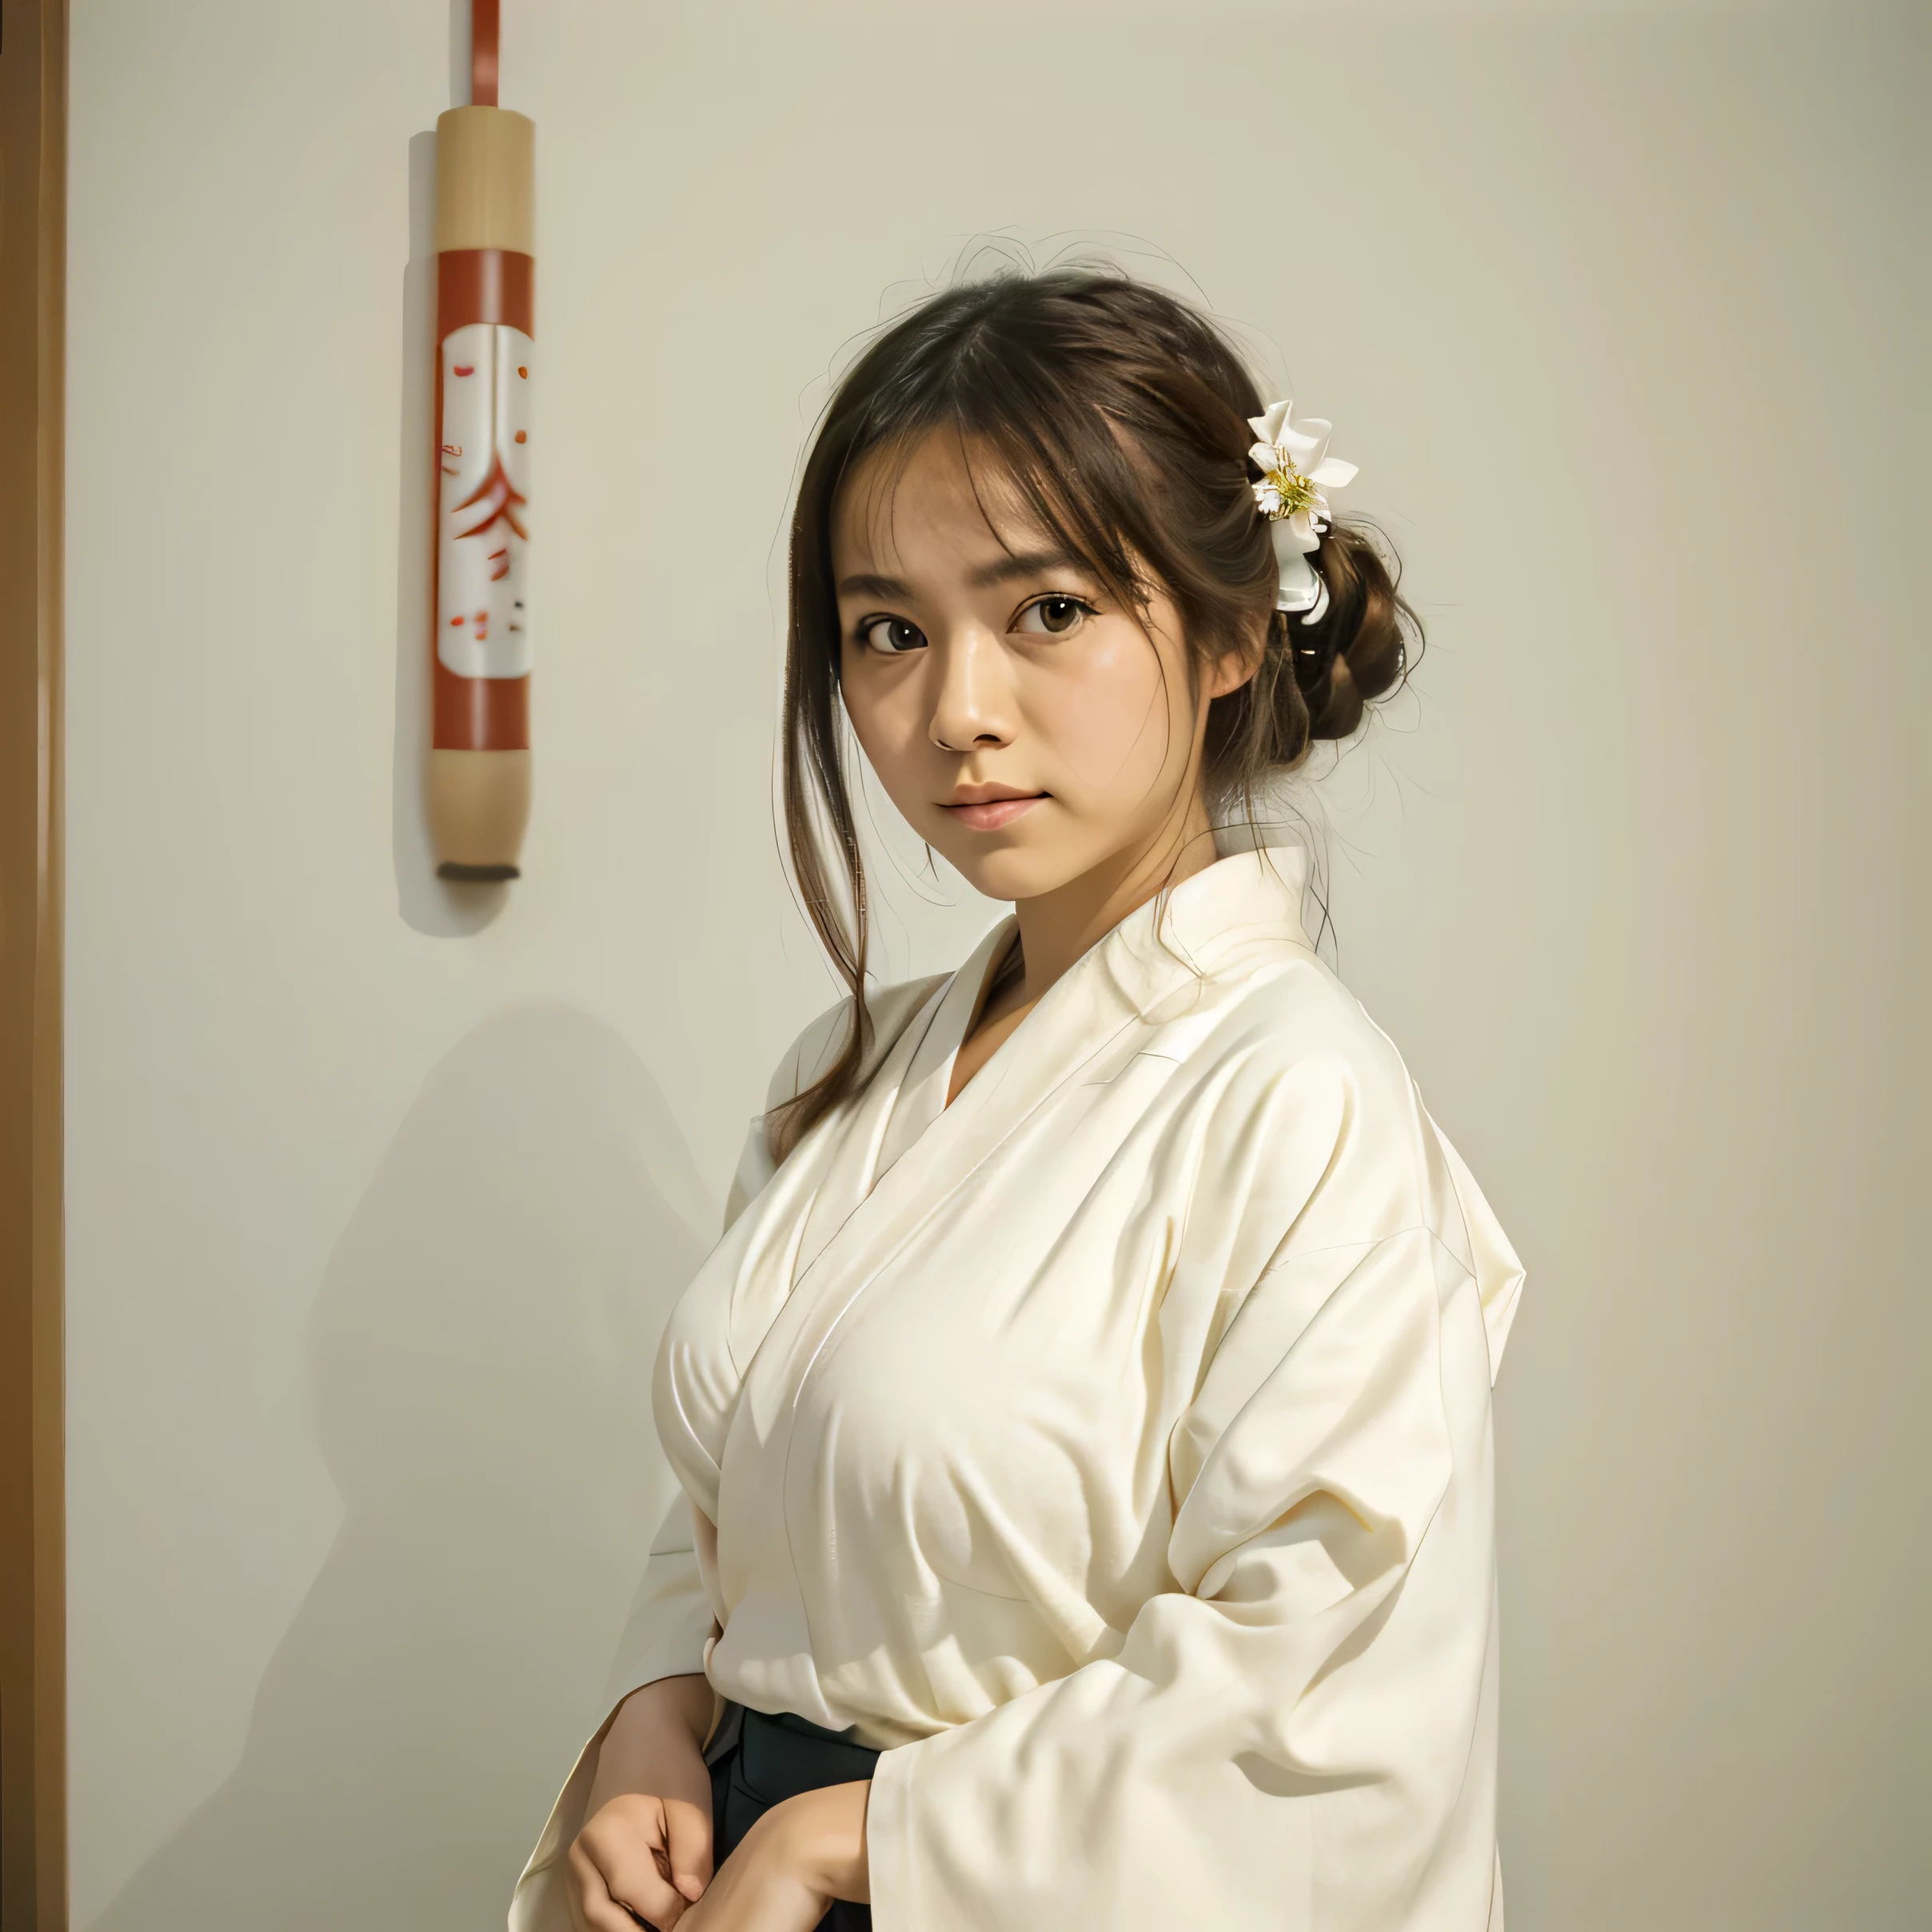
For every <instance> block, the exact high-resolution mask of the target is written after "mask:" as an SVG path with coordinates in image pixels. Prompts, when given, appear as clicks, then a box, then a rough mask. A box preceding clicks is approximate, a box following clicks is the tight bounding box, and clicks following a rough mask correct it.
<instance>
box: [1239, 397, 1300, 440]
mask: <svg viewBox="0 0 1932 1932" xmlns="http://www.w3.org/2000/svg"><path fill="white" fill-rule="evenodd" d="M1294 409H1295V405H1294V404H1293V403H1291V402H1271V403H1270V404H1269V405H1268V406H1267V409H1266V410H1265V411H1264V412H1263V413H1262V414H1260V415H1259V416H1251V417H1248V419H1247V426H1248V428H1249V429H1252V430H1253V431H1254V433H1255V435H1257V436H1258V437H1260V438H1261V440H1262V441H1263V442H1264V443H1278V442H1279V441H1281V426H1282V425H1283V423H1285V422H1286V421H1287V420H1288V418H1289V417H1290V416H1291V415H1292V414H1293V413H1294Z"/></svg>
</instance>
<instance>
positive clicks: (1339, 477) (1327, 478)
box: [1308, 456, 1361, 489]
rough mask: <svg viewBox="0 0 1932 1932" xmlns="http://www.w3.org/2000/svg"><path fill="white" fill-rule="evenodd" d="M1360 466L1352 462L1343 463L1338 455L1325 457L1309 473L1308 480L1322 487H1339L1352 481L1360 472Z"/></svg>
mask: <svg viewBox="0 0 1932 1932" xmlns="http://www.w3.org/2000/svg"><path fill="white" fill-rule="evenodd" d="M1360 474H1361V470H1360V468H1359V465H1356V464H1354V463H1344V462H1343V461H1342V459H1341V458H1340V457H1339V456H1331V457H1324V458H1323V461H1321V462H1320V463H1319V464H1318V465H1316V466H1315V469H1313V470H1311V472H1310V473H1309V477H1308V481H1310V482H1311V483H1317V484H1319V485H1321V487H1322V488H1323V489H1341V488H1343V485H1347V484H1350V483H1352V482H1354V481H1355V478H1356V477H1358V476H1359V475H1360Z"/></svg>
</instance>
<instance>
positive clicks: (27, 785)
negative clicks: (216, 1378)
mask: <svg viewBox="0 0 1932 1932" xmlns="http://www.w3.org/2000/svg"><path fill="white" fill-rule="evenodd" d="M0 170H3V173H0V196H4V202H3V204H0V1932H65V1928H66V1924H67V1723H66V1704H67V1697H66V1690H67V1684H66V1432H65V1427H64V1423H63V1416H62V1343H61V1331H62V1231H61V1219H62V1215H61V1207H62V1192H61V1188H62V1184H61V1152H62V1149H61V1139H62V1127H61V1116H62V1109H61V973H62V944H61V928H62V886H63V878H62V802H61V784H62V721H61V694H62V677H61V673H62V629H61V615H62V598H61V554H62V509H63V497H64V491H65V485H64V481H63V477H64V463H63V441H64V422H63V409H62V401H63V393H64V364H65V337H66V242H67V193H66V188H67V0H0Z"/></svg>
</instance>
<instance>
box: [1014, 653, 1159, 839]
mask: <svg viewBox="0 0 1932 1932" xmlns="http://www.w3.org/2000/svg"><path fill="white" fill-rule="evenodd" d="M1146 648H1147V647H1146V645H1144V644H1142V645H1141V650H1140V657H1141V661H1140V662H1139V663H1136V662H1134V661H1132V658H1128V661H1126V662H1124V663H1123V662H1118V661H1113V662H1109V661H1108V660H1118V659H1120V658H1124V657H1127V656H1128V654H1127V653H1107V657H1106V659H1104V660H1103V661H1101V662H1100V664H1097V665H1092V666H1089V667H1088V669H1089V671H1090V673H1092V674H1090V675H1088V676H1086V677H1082V678H1080V679H1079V680H1077V681H1075V680H1068V681H1065V682H1064V683H1059V682H1056V684H1055V685H1049V686H1048V687H1047V688H1046V689H1043V690H1042V691H1040V693H1038V694H1037V697H1038V702H1037V703H1036V717H1035V719H1034V720H1033V724H1034V728H1035V730H1036V732H1037V734H1038V736H1039V739H1040V741H1041V742H1042V744H1045V745H1047V746H1049V747H1050V748H1051V751H1052V760H1053V762H1054V763H1055V764H1056V765H1057V766H1059V768H1060V771H1061V772H1062V773H1063V774H1064V779H1065V780H1070V781H1071V782H1070V783H1068V784H1066V787H1065V790H1064V792H1063V793H1062V796H1064V799H1065V801H1066V803H1067V804H1068V806H1069V807H1070V808H1072V809H1074V810H1076V812H1080V814H1081V815H1082V816H1087V815H1088V814H1091V813H1092V812H1095V811H1096V810H1100V811H1102V812H1107V813H1108V814H1110V815H1119V814H1122V813H1126V812H1132V810H1133V808H1135V806H1136V805H1137V804H1139V803H1140V801H1141V800H1143V799H1144V798H1145V797H1146V796H1147V795H1148V792H1151V791H1152V789H1153V788H1154V786H1155V781H1156V780H1157V779H1158V778H1159V776H1160V772H1161V769H1162V767H1163V766H1164V764H1166V763H1167V760H1168V748H1169V740H1170V736H1171V732H1172V727H1171V721H1170V719H1169V717H1168V703H1167V698H1166V695H1165V693H1164V690H1163V689H1162V686H1161V684H1160V680H1159V678H1158V677H1154V676H1150V675H1149V674H1148V667H1147V665H1146V663H1145V653H1146ZM1183 744H1184V740H1183ZM1056 789H1059V788H1056Z"/></svg>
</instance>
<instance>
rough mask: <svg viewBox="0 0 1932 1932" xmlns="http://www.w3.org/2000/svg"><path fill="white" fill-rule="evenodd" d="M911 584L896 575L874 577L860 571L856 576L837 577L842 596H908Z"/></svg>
mask: <svg viewBox="0 0 1932 1932" xmlns="http://www.w3.org/2000/svg"><path fill="white" fill-rule="evenodd" d="M839 595H840V597H898V598H903V597H910V596H912V585H910V584H903V583H901V582H900V581H899V579H898V578H897V577H874V576H872V574H871V573H869V572H867V571H861V572H860V573H858V575H856V577H840V579H839Z"/></svg>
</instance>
